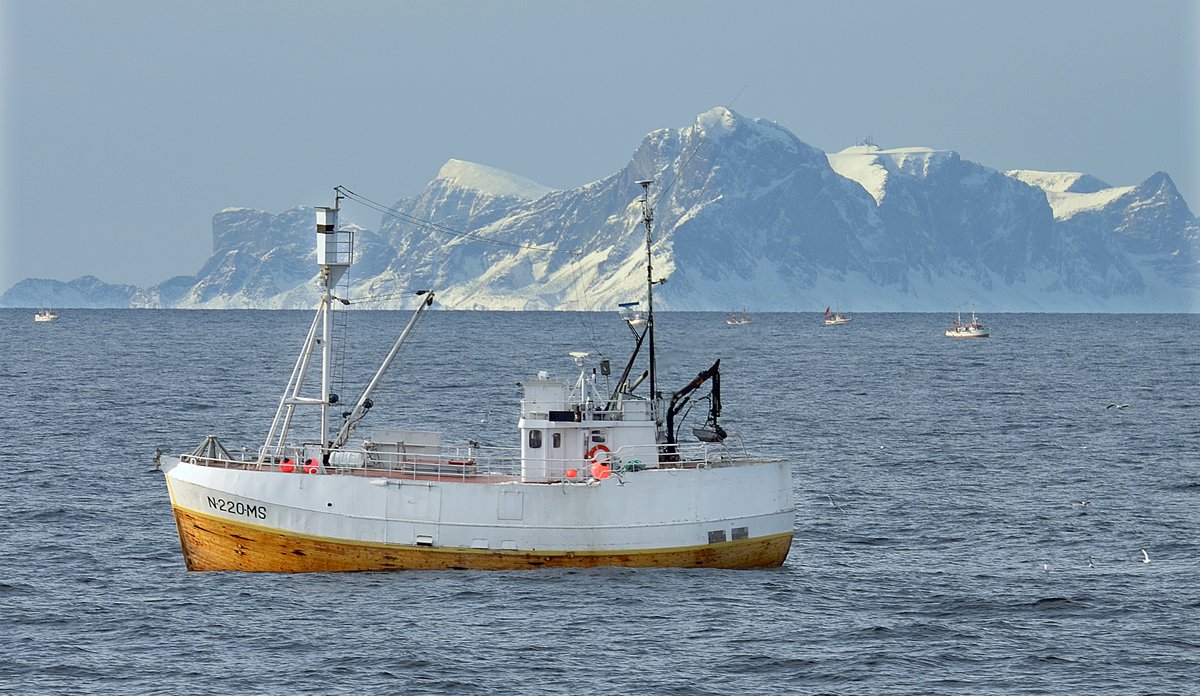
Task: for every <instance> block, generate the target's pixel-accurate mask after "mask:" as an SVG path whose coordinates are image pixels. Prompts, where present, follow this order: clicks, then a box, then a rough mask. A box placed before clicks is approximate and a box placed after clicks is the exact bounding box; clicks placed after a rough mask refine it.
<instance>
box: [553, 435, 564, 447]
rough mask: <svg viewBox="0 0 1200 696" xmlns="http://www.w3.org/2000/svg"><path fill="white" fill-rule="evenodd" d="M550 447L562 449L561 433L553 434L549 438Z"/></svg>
mask: <svg viewBox="0 0 1200 696" xmlns="http://www.w3.org/2000/svg"><path fill="white" fill-rule="evenodd" d="M550 446H551V447H562V433H554V434H552V435H551V436H550Z"/></svg>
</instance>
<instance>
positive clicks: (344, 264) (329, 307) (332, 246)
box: [261, 193, 354, 457]
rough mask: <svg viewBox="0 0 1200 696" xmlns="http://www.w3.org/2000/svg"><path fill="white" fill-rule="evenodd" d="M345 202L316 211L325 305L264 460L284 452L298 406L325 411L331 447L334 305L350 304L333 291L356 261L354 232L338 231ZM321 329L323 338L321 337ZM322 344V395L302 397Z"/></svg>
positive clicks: (324, 438) (324, 443) (324, 439)
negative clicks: (313, 359) (330, 406)
mask: <svg viewBox="0 0 1200 696" xmlns="http://www.w3.org/2000/svg"><path fill="white" fill-rule="evenodd" d="M341 199H342V196H341V194H340V193H339V194H338V195H337V197H336V198H335V199H334V207H332V208H317V209H316V213H317V266H318V267H319V268H320V269H321V270H320V273H319V274H318V276H317V285H318V287H319V288H320V289H321V301H320V304H319V305H318V306H317V314H316V316H315V317H313V325H312V327H311V328H310V329H309V330H308V336H307V338H305V340H304V347H303V348H301V350H300V357H299V358H297V360H296V366H295V367H294V368H292V376H291V378H290V379H289V380H288V384H287V387H285V388H284V391H283V396H282V397H281V398H280V400H279V408H278V409H277V410H276V412H275V420H274V421H272V423H271V429H270V431H268V433H267V440H266V442H265V443H264V444H263V448H262V452H261V455H262V456H263V457H270V456H272V455H278V454H281V453H282V452H283V448H284V446H285V445H286V444H287V434H288V430H289V429H290V428H291V424H292V417H293V416H294V415H295V412H296V407H297V406H317V407H319V408H320V409H321V426H320V427H321V430H320V436H321V439H320V445H321V448H322V449H325V448H327V447H328V446H329V405H330V404H331V403H337V397H336V396H335V395H334V394H332V393H331V381H332V375H331V369H332V366H331V363H332V359H333V347H332V341H331V339H332V337H333V336H332V335H333V302H334V300H338V301H339V302H342V303H346V301H345V300H340V299H339V298H337V297H335V296H334V294H333V289H334V288H335V287H336V286H337V284H338V282H339V281H341V279H342V276H343V275H345V274H346V270H347V269H349V268H350V262H351V261H352V259H353V257H354V231H353V230H339V229H338V210H339V207H338V203H340V202H341ZM318 328H320V338H318V334H317V330H318ZM318 343H320V345H321V394H320V396H318V397H311V396H301V394H300V392H301V390H302V388H303V387H304V378H305V376H306V375H307V374H308V368H309V364H310V363H311V361H312V355H313V352H314V350H315V348H316V345H317V344H318Z"/></svg>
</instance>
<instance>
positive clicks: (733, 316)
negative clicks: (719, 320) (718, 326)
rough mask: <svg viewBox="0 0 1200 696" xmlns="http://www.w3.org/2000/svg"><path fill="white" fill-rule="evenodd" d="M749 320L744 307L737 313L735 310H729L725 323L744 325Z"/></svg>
mask: <svg viewBox="0 0 1200 696" xmlns="http://www.w3.org/2000/svg"><path fill="white" fill-rule="evenodd" d="M750 322H751V319H750V313H749V312H747V311H746V310H745V309H743V310H742V313H741V314H740V315H739V314H738V313H737V312H730V313H729V317H728V318H726V319H725V323H726V324H728V325H729V326H745V325H746V324H749V323H750Z"/></svg>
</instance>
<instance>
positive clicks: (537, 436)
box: [529, 430, 542, 449]
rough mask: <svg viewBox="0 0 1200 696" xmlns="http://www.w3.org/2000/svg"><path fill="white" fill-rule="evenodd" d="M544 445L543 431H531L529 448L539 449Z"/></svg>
mask: <svg viewBox="0 0 1200 696" xmlns="http://www.w3.org/2000/svg"><path fill="white" fill-rule="evenodd" d="M541 446H542V431H540V430H530V431H529V449H538V448H540V447H541Z"/></svg>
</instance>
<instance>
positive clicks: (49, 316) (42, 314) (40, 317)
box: [33, 307, 58, 321]
mask: <svg viewBox="0 0 1200 696" xmlns="http://www.w3.org/2000/svg"><path fill="white" fill-rule="evenodd" d="M55 319H58V312H55V311H54V310H53V309H46V308H44V307H43V308H42V309H40V310H38V313H37V314H35V315H33V320H34V321H54V320H55Z"/></svg>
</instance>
